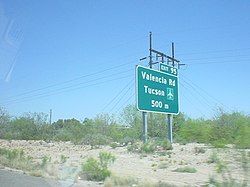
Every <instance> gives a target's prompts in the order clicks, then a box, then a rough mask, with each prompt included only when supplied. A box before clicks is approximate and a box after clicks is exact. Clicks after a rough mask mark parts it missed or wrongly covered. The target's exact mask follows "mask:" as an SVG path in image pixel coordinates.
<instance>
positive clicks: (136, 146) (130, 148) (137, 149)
mask: <svg viewBox="0 0 250 187" xmlns="http://www.w3.org/2000/svg"><path fill="white" fill-rule="evenodd" d="M141 146H142V142H135V143H133V144H131V145H128V146H127V150H128V152H133V153H140V152H141Z"/></svg>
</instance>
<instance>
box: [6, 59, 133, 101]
mask: <svg viewBox="0 0 250 187" xmlns="http://www.w3.org/2000/svg"><path fill="white" fill-rule="evenodd" d="M126 65H129V63H123V64H119V65H116V66H113V67H110V68H106V69H104V70H100V71H96V72H94V73H89V74H86V75H82V76H79V77H75V78H73V79H69V80H66V81H63V82H59V83H55V84H51V85H48V86H44V87H41V88H37V89H34V90H29V91H26V92H23V93H20V94H17V95H14V96H10V97H6V98H4V99H11V98H13V97H18V96H22V95H27V94H30V93H34V92H37V91H41V90H44V89H48V88H52V87H56V86H59V85H64V84H66V83H71V82H74V81H77V80H80V79H83V78H86V77H90V76H94V75H97V74H101V73H103V72H106V71H109V70H113V69H117V68H119V67H122V66H126Z"/></svg>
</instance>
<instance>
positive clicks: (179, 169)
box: [173, 166, 197, 173]
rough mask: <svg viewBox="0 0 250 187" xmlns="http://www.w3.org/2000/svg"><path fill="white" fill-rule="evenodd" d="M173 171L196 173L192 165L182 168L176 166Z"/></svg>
mask: <svg viewBox="0 0 250 187" xmlns="http://www.w3.org/2000/svg"><path fill="white" fill-rule="evenodd" d="M173 171H174V172H181V173H196V172H197V170H196V169H195V168H193V167H189V166H185V167H182V168H177V169H175V170H173Z"/></svg>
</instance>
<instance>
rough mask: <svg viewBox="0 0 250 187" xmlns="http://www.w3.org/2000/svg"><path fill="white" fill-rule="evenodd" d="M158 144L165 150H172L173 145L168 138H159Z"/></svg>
mask: <svg viewBox="0 0 250 187" xmlns="http://www.w3.org/2000/svg"><path fill="white" fill-rule="evenodd" d="M155 143H156V146H160V147H161V148H162V149H163V150H172V149H173V146H172V144H171V143H170V142H169V140H167V139H157V140H156V141H155Z"/></svg>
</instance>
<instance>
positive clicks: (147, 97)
mask: <svg viewBox="0 0 250 187" xmlns="http://www.w3.org/2000/svg"><path fill="white" fill-rule="evenodd" d="M136 85H137V88H136V91H137V94H136V95H137V109H138V110H140V111H145V112H156V113H167V114H178V113H179V99H178V98H179V96H178V94H179V93H178V77H177V76H175V75H171V74H167V73H165V72H160V71H157V70H154V69H149V68H145V67H142V66H137V67H136Z"/></svg>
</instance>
